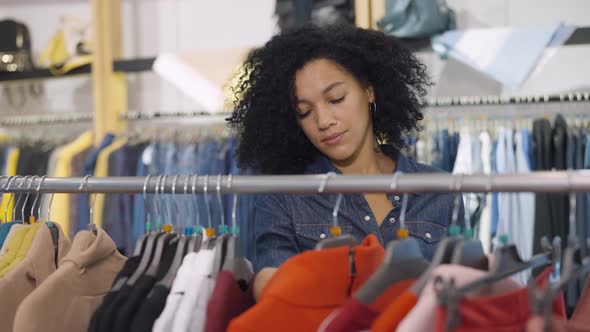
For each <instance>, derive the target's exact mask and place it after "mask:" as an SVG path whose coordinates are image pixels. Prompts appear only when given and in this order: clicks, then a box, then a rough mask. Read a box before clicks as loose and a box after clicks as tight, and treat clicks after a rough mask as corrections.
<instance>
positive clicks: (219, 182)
mask: <svg viewBox="0 0 590 332" xmlns="http://www.w3.org/2000/svg"><path fill="white" fill-rule="evenodd" d="M215 190H216V191H217V203H219V211H220V212H221V225H225V213H224V211H223V198H222V197H221V174H217V184H216V187H215Z"/></svg>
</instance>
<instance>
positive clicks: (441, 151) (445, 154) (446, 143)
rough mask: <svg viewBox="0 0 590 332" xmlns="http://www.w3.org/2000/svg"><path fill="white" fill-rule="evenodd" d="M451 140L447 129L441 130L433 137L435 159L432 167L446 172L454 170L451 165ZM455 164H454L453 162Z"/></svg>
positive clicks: (433, 158)
mask: <svg viewBox="0 0 590 332" xmlns="http://www.w3.org/2000/svg"><path fill="white" fill-rule="evenodd" d="M450 147H451V140H450V137H449V131H448V130H446V129H443V130H440V131H438V132H436V133H435V134H434V137H433V150H434V151H433V153H432V155H433V157H432V166H433V167H436V168H438V169H441V170H443V171H445V172H451V171H452V170H453V164H452V163H451V152H450ZM453 163H454V162H453Z"/></svg>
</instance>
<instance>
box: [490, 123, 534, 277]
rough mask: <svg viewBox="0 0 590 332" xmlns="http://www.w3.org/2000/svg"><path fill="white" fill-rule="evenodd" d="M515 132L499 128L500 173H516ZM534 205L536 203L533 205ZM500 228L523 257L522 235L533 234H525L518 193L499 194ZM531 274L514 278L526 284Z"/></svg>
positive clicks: (498, 234)
mask: <svg viewBox="0 0 590 332" xmlns="http://www.w3.org/2000/svg"><path fill="white" fill-rule="evenodd" d="M513 138H514V132H513V131H512V129H506V128H499V134H498V149H497V151H496V158H497V159H496V160H497V167H498V173H500V174H513V173H516V153H515V150H514V140H513ZM533 206H534V205H533ZM498 213H499V214H498V215H499V220H498V229H497V234H496V235H497V236H500V235H503V234H504V235H508V236H509V241H510V242H511V243H514V244H516V247H517V248H518V252H519V254H520V255H521V257H522V249H521V248H520V241H521V238H522V237H526V238H528V237H532V236H533V235H531V234H523V230H522V226H521V225H522V224H523V223H522V220H521V213H520V207H519V200H518V194H516V193H500V194H498ZM529 276H530V271H525V272H521V273H519V274H516V275H514V276H513V277H512V278H514V279H515V280H518V281H519V282H520V283H521V284H522V285H526V283H527V280H528V278H529Z"/></svg>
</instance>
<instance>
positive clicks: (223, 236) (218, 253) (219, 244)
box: [211, 174, 230, 278]
mask: <svg viewBox="0 0 590 332" xmlns="http://www.w3.org/2000/svg"><path fill="white" fill-rule="evenodd" d="M215 191H216V193H217V203H218V204H219V209H220V210H221V213H220V217H221V220H220V224H219V235H218V236H217V239H216V241H215V247H214V248H215V249H214V250H215V255H214V256H213V268H212V270H211V277H212V278H216V277H217V273H218V272H219V271H220V270H221V268H222V266H223V263H224V262H225V259H226V255H227V239H228V237H229V236H230V235H229V233H228V232H227V231H228V229H227V225H226V224H225V214H224V212H223V200H222V197H221V174H218V175H217V183H216V186H215Z"/></svg>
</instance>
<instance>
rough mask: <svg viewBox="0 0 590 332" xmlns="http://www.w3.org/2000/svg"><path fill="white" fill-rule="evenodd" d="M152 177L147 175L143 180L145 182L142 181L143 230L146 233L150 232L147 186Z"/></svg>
mask: <svg viewBox="0 0 590 332" xmlns="http://www.w3.org/2000/svg"><path fill="white" fill-rule="evenodd" d="M151 177H152V176H151V175H148V176H146V178H145V181H143V190H142V191H143V211H144V212H145V218H146V219H145V220H146V221H145V229H146V231H147V232H150V231H151V230H152V226H151V225H152V224H151V222H150V209H149V203H148V200H147V186H148V182H150V178H151Z"/></svg>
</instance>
